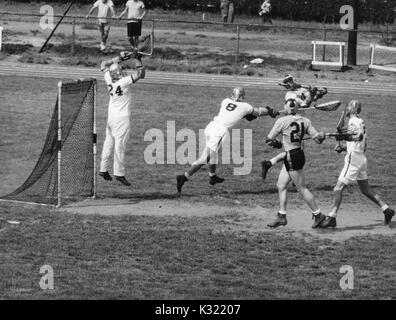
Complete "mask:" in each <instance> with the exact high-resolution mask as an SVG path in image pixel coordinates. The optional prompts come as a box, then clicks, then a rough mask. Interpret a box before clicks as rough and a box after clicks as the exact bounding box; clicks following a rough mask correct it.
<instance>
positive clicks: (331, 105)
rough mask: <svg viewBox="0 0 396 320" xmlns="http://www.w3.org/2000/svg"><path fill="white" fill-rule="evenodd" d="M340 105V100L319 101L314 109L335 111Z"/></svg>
mask: <svg viewBox="0 0 396 320" xmlns="http://www.w3.org/2000/svg"><path fill="white" fill-rule="evenodd" d="M340 106H341V101H338V100H334V101H330V102H326V103H321V104H318V105H317V106H315V109H318V110H321V111H335V110H337V109H338V108H339V107H340Z"/></svg>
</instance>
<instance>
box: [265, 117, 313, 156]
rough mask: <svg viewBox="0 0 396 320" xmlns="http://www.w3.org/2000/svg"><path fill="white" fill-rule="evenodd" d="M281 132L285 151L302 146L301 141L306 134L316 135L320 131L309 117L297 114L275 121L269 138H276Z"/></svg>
mask: <svg viewBox="0 0 396 320" xmlns="http://www.w3.org/2000/svg"><path fill="white" fill-rule="evenodd" d="M279 134H282V138H283V141H282V143H283V147H284V148H285V151H290V150H293V149H297V148H301V143H302V141H303V139H304V135H305V134H309V135H310V136H311V137H315V136H316V135H317V134H318V132H317V131H316V129H315V128H314V127H313V125H312V124H311V121H310V120H309V119H308V118H306V117H303V116H302V115H298V114H297V115H287V116H284V117H282V118H279V119H278V120H277V121H276V122H275V124H274V127H273V128H272V130H271V132H270V133H269V135H268V138H269V139H275V138H276V137H277V136H278V135H279Z"/></svg>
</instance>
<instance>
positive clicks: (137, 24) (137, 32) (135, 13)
mask: <svg viewBox="0 0 396 320" xmlns="http://www.w3.org/2000/svg"><path fill="white" fill-rule="evenodd" d="M126 13H128V25H127V28H128V39H129V42H130V44H131V46H132V48H133V49H137V48H138V46H139V37H140V36H141V35H142V21H143V18H144V16H145V15H146V9H145V6H144V3H143V1H140V0H128V1H127V2H126V4H125V9H124V11H122V12H121V14H120V15H119V16H118V19H121V18H122V17H123V16H124V15H125V14H126Z"/></svg>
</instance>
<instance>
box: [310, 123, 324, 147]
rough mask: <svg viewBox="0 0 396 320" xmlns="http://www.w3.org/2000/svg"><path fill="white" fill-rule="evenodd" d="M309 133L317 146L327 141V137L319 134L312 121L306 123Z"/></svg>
mask: <svg viewBox="0 0 396 320" xmlns="http://www.w3.org/2000/svg"><path fill="white" fill-rule="evenodd" d="M306 130H307V133H308V134H309V135H310V136H311V137H312V140H313V141H315V142H316V143H317V144H322V143H323V141H325V140H326V135H325V133H324V132H318V131H317V130H316V129H315V127H314V126H313V125H312V123H311V121H310V120H308V121H307V123H306Z"/></svg>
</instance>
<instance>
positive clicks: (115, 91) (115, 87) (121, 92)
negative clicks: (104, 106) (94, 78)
mask: <svg viewBox="0 0 396 320" xmlns="http://www.w3.org/2000/svg"><path fill="white" fill-rule="evenodd" d="M104 78H105V81H106V84H107V89H108V90H109V94H110V101H109V112H108V117H109V119H114V118H121V117H129V116H130V114H131V110H130V107H131V106H130V105H131V102H132V88H131V85H132V84H133V79H132V76H128V77H123V78H121V79H120V80H118V81H116V82H113V81H112V80H111V76H110V72H108V71H107V72H106V73H105V75H104Z"/></svg>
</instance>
